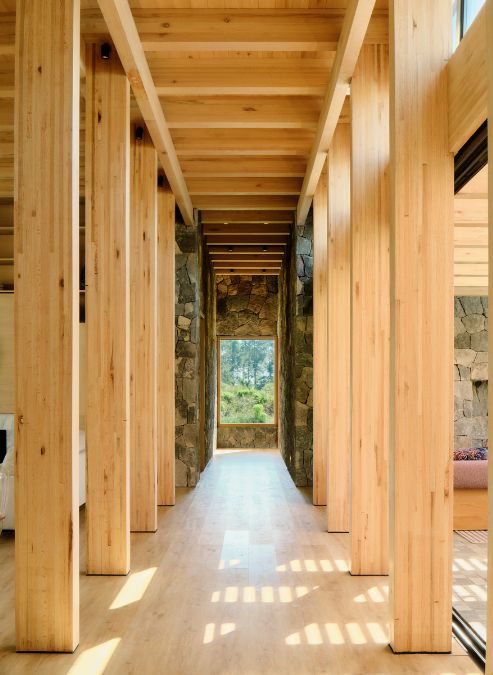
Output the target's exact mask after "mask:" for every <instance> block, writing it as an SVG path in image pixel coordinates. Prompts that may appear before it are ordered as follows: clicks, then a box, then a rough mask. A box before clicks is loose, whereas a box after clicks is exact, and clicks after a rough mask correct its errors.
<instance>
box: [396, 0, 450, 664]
mask: <svg viewBox="0 0 493 675" xmlns="http://www.w3.org/2000/svg"><path fill="white" fill-rule="evenodd" d="M451 9H452V7H451V3H450V2H449V1H448V0H436V1H435V2H432V3H431V2H428V1H427V0H392V1H391V2H390V22H391V26H390V35H391V44H390V50H391V52H390V53H391V62H392V67H391V72H392V76H391V86H390V92H391V104H390V107H391V125H390V130H391V131H390V139H391V150H390V176H391V178H390V189H391V312H392V321H391V326H392V332H391V356H390V374H391V378H390V400H391V410H392V418H391V420H392V421H391V430H390V493H391V506H390V532H391V535H390V536H391V549H390V557H391V564H390V568H391V578H390V589H391V601H390V611H391V614H390V617H391V623H390V625H391V646H392V648H393V649H394V651H396V652H448V651H450V649H451V637H452V632H451V613H452V607H451V603H452V506H453V504H452V497H453V493H452V489H453V485H452V448H453V412H454V407H453V371H452V364H453V358H454V351H453V350H454V332H453V325H454V316H453V295H454V288H453V273H454V270H453V191H454V184H453V169H454V166H453V159H452V156H451V155H450V153H449V151H448V101H447V72H446V64H447V59H448V58H449V55H450V37H451V35H450V26H451Z"/></svg>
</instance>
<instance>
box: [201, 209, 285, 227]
mask: <svg viewBox="0 0 493 675" xmlns="http://www.w3.org/2000/svg"><path fill="white" fill-rule="evenodd" d="M201 221H202V223H225V224H227V223H265V224H268V223H292V222H293V214H292V213H289V212H287V211H276V210H268V211H267V210H266V211H260V210H251V211H250V210H248V211H245V210H240V209H238V210H229V211H224V210H221V211H219V210H214V209H205V210H202V212H201Z"/></svg>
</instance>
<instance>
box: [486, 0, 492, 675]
mask: <svg viewBox="0 0 493 675" xmlns="http://www.w3.org/2000/svg"><path fill="white" fill-rule="evenodd" d="M486 4H487V7H486V21H487V27H486V30H487V45H488V58H487V63H488V111H493V0H487V2H486ZM490 115H491V113H489V114H488V116H490ZM488 155H489V157H493V134H491V133H490V134H488ZM491 195H493V171H489V172H488V216H489V218H488V220H489V222H490V223H493V196H491ZM488 256H489V260H493V237H488ZM488 295H491V297H492V298H493V274H492V273H491V271H490V269H488ZM488 353H489V354H493V330H490V331H489V333H488ZM488 430H489V435H488V436H489V438H493V436H492V434H493V396H489V398H488ZM490 485H491V486H493V462H489V465H488V486H490ZM488 510H489V517H488V525H489V530H490V532H491V531H493V488H492V489H489V490H488ZM491 561H493V537H491V536H489V537H488V592H487V597H488V619H487V641H489V642H488V644H489V645H490V648H489V649H487V650H486V672H487V673H491V672H493V649H491V645H492V644H493V565H492V564H491Z"/></svg>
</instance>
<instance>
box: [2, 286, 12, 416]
mask: <svg viewBox="0 0 493 675" xmlns="http://www.w3.org/2000/svg"><path fill="white" fill-rule="evenodd" d="M14 410H15V404H14V294H13V293H0V413H8V414H12V413H13V411H14Z"/></svg>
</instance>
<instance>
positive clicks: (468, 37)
mask: <svg viewBox="0 0 493 675" xmlns="http://www.w3.org/2000/svg"><path fill="white" fill-rule="evenodd" d="M486 52H487V40H486V7H483V8H482V9H481V11H480V12H479V14H478V16H477V17H476V19H475V21H474V23H473V24H472V26H471V27H470V28H469V30H468V31H467V32H466V34H465V35H464V38H463V39H462V40H461V41H460V44H459V46H458V47H457V49H456V50H455V52H454V53H453V54H452V56H451V57H450V61H449V62H448V64H447V71H448V104H449V127H448V129H449V149H450V151H451V152H453V153H454V154H455V153H456V152H457V151H458V150H460V148H461V147H462V146H463V145H464V143H465V142H466V141H467V140H469V138H470V137H471V136H472V134H473V133H474V132H475V131H476V130H477V129H478V128H479V127H480V126H481V124H482V123H483V122H484V121H485V119H486V118H487V117H488V105H487V98H488V83H487V79H488V78H487V56H486Z"/></svg>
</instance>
